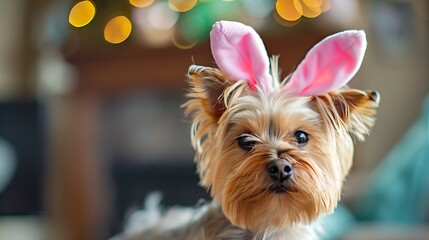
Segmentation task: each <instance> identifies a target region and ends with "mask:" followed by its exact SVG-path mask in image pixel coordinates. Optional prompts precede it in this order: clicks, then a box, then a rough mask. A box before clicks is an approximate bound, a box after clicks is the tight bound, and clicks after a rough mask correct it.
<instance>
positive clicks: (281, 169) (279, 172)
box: [267, 159, 293, 182]
mask: <svg viewBox="0 0 429 240" xmlns="http://www.w3.org/2000/svg"><path fill="white" fill-rule="evenodd" d="M267 170H268V173H269V174H270V177H271V179H273V180H275V181H280V182H283V181H286V180H288V179H289V177H290V176H291V175H292V172H293V168H292V165H291V164H290V163H288V162H287V161H285V160H280V159H276V160H272V161H271V162H270V163H269V164H268V167H267Z"/></svg>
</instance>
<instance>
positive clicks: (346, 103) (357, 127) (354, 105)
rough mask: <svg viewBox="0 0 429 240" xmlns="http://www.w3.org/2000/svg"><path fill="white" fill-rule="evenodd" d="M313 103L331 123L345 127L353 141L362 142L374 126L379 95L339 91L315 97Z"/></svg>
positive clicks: (352, 90)
mask: <svg viewBox="0 0 429 240" xmlns="http://www.w3.org/2000/svg"><path fill="white" fill-rule="evenodd" d="M313 101H314V102H315V104H316V105H317V107H316V108H318V110H319V111H320V112H323V113H325V114H324V116H326V117H327V119H329V121H330V122H331V123H333V124H335V125H336V126H338V124H341V125H343V126H345V127H346V129H347V131H348V132H349V133H350V135H351V136H352V137H353V138H354V139H357V140H360V141H362V140H364V138H365V135H368V134H369V131H370V130H371V128H372V126H373V125H374V122H375V115H376V108H377V107H378V104H379V102H380V94H379V93H378V92H376V91H361V90H357V89H340V90H336V91H332V92H329V93H328V94H326V95H322V96H315V97H314V98H313Z"/></svg>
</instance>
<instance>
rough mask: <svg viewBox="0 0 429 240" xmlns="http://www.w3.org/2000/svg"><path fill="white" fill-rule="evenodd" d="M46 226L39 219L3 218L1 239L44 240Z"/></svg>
mask: <svg viewBox="0 0 429 240" xmlns="http://www.w3.org/2000/svg"><path fill="white" fill-rule="evenodd" d="M44 231H45V230H44V224H43V221H42V219H40V218H39V217H27V216H26V217H21V216H20V217H1V218H0V239H11V240H12V239H13V240H42V239H46V236H45V233H44Z"/></svg>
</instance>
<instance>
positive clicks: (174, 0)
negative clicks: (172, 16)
mask: <svg viewBox="0 0 429 240" xmlns="http://www.w3.org/2000/svg"><path fill="white" fill-rule="evenodd" d="M197 2H198V0H168V5H169V6H170V8H171V9H173V10H174V11H177V12H187V11H189V10H191V9H192V8H193V7H195V5H197Z"/></svg>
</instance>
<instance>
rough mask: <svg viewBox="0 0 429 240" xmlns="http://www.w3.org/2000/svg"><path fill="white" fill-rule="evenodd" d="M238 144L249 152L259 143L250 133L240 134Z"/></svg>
mask: <svg viewBox="0 0 429 240" xmlns="http://www.w3.org/2000/svg"><path fill="white" fill-rule="evenodd" d="M237 143H238V146H240V148H241V149H243V150H244V151H246V152H248V151H250V150H252V149H253V147H254V146H255V145H256V144H257V142H256V141H254V140H252V139H251V136H249V135H248V134H243V135H240V136H239V137H238V139H237Z"/></svg>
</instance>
